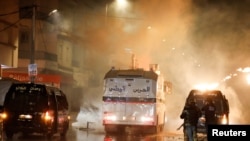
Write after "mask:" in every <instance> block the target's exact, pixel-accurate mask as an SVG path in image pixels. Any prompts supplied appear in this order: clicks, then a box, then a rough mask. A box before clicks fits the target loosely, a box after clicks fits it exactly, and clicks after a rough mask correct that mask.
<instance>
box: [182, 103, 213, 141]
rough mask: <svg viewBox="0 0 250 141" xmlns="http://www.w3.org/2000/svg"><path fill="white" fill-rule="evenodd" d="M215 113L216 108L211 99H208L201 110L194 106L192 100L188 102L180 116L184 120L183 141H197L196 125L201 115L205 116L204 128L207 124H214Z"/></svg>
mask: <svg viewBox="0 0 250 141" xmlns="http://www.w3.org/2000/svg"><path fill="white" fill-rule="evenodd" d="M215 111H216V107H215V105H214V103H213V101H212V100H211V99H208V100H207V103H206V104H205V106H204V107H202V108H201V109H200V108H199V107H198V106H197V105H196V103H195V101H194V100H189V101H188V102H187V103H186V105H185V106H184V108H183V110H182V113H181V115H180V118H181V119H183V120H184V123H183V127H184V128H183V131H184V141H197V124H198V120H199V118H200V117H201V116H202V113H204V115H205V119H206V123H205V124H206V128H207V126H208V125H209V124H215V123H216V116H215Z"/></svg>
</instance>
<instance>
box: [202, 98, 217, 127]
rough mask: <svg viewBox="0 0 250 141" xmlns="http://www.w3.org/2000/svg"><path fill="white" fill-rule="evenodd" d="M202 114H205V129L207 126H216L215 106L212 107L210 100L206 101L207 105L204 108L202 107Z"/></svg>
mask: <svg viewBox="0 0 250 141" xmlns="http://www.w3.org/2000/svg"><path fill="white" fill-rule="evenodd" d="M201 110H202V112H204V114H205V119H206V129H207V126H208V125H209V124H216V123H217V120H216V114H215V112H216V106H215V105H214V103H213V101H212V100H211V99H207V103H206V105H205V106H204V107H202V109H201Z"/></svg>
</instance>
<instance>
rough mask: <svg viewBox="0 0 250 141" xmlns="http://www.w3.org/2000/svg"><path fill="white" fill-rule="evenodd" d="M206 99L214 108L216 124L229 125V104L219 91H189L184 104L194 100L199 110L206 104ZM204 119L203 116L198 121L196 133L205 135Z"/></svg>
mask: <svg viewBox="0 0 250 141" xmlns="http://www.w3.org/2000/svg"><path fill="white" fill-rule="evenodd" d="M207 99H211V100H212V101H213V102H214V104H215V106H216V117H217V124H228V123H229V117H228V116H229V104H228V100H227V99H226V96H225V95H224V94H222V92H221V91H220V90H207V91H201V90H191V91H190V93H189V95H188V97H187V99H186V102H188V101H190V100H194V101H195V102H196V104H197V106H198V107H199V108H200V109H201V108H202V107H203V106H204V105H205V104H206V102H207ZM205 120H206V119H205V118H204V113H203V116H202V117H201V118H200V119H199V122H198V125H197V128H198V129H197V132H198V133H206V127H205Z"/></svg>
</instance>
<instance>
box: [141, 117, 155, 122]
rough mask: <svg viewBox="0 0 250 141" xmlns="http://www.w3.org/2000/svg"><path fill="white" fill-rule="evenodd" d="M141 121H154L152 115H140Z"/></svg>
mask: <svg viewBox="0 0 250 141" xmlns="http://www.w3.org/2000/svg"><path fill="white" fill-rule="evenodd" d="M141 121H142V122H153V121H154V118H153V117H146V116H142V117H141Z"/></svg>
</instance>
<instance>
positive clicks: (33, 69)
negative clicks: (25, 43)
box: [29, 4, 37, 83]
mask: <svg viewBox="0 0 250 141" xmlns="http://www.w3.org/2000/svg"><path fill="white" fill-rule="evenodd" d="M36 9H37V6H36V5H35V4H33V6H32V32H31V35H32V41H31V48H30V65H29V76H30V81H31V83H34V81H35V77H36V74H37V68H36V65H35V45H36V42H35V41H36ZM34 66H35V67H34Z"/></svg>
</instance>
